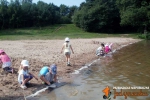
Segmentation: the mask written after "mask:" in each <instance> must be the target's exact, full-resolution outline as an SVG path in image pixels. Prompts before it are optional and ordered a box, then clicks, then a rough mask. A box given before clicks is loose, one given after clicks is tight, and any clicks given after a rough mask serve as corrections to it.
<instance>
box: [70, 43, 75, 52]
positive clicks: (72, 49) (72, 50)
mask: <svg viewBox="0 0 150 100" xmlns="http://www.w3.org/2000/svg"><path fill="white" fill-rule="evenodd" d="M70 48H71V50H72V53H74V52H73V49H72V46H71V45H70Z"/></svg>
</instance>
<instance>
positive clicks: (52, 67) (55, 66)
mask: <svg viewBox="0 0 150 100" xmlns="http://www.w3.org/2000/svg"><path fill="white" fill-rule="evenodd" d="M50 69H51V72H52V74H57V65H56V64H52V65H51V66H50Z"/></svg>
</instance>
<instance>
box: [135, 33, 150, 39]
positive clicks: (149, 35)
mask: <svg viewBox="0 0 150 100" xmlns="http://www.w3.org/2000/svg"><path fill="white" fill-rule="evenodd" d="M138 38H140V39H146V40H150V33H149V34H140V35H138Z"/></svg>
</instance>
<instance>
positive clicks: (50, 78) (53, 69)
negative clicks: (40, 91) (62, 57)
mask: <svg viewBox="0 0 150 100" xmlns="http://www.w3.org/2000/svg"><path fill="white" fill-rule="evenodd" d="M39 76H40V79H41V80H42V81H43V82H44V83H45V84H46V85H51V84H53V83H54V82H57V65H56V64H52V65H51V66H44V67H43V68H42V69H41V70H40V73H39Z"/></svg>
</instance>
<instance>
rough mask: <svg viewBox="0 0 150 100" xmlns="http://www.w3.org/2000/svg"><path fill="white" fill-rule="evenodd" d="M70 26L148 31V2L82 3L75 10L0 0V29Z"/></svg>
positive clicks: (110, 0) (108, 0) (101, 0)
mask: <svg viewBox="0 0 150 100" xmlns="http://www.w3.org/2000/svg"><path fill="white" fill-rule="evenodd" d="M68 23H74V24H75V25H76V26H78V27H80V28H82V29H83V30H85V31H89V32H108V33H109V32H110V33H114V32H144V31H149V30H150V0H85V2H82V3H81V4H80V6H79V7H77V6H72V7H68V6H66V5H64V4H61V5H60V6H59V7H58V6H56V5H54V4H53V3H50V4H47V3H45V2H42V1H38V2H37V3H36V4H35V3H32V0H11V1H10V2H8V1H7V0H0V29H7V28H20V27H33V26H36V27H39V26H40V27H41V26H47V25H54V24H68Z"/></svg>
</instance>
